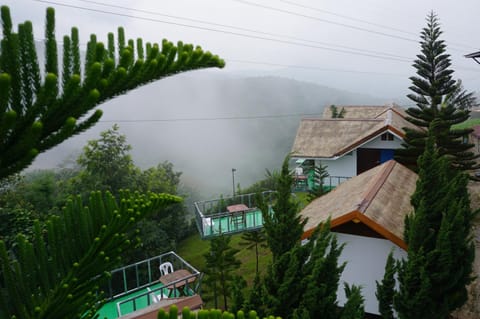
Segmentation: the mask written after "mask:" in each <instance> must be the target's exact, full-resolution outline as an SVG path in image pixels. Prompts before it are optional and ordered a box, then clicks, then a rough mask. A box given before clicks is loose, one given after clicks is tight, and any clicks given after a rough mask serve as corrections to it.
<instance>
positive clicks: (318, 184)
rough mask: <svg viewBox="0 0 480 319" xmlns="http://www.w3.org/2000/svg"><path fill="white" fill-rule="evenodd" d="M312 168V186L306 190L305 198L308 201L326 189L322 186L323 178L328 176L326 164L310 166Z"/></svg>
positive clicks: (323, 192)
mask: <svg viewBox="0 0 480 319" xmlns="http://www.w3.org/2000/svg"><path fill="white" fill-rule="evenodd" d="M311 169H312V170H313V187H312V189H310V190H309V191H308V195H307V200H308V201H309V202H311V201H313V200H314V199H316V198H318V197H320V196H322V195H323V194H325V193H326V192H327V191H326V190H325V188H324V184H323V180H324V179H325V178H327V177H328V176H329V174H328V171H327V166H325V165H322V164H320V166H315V167H312V168H311Z"/></svg>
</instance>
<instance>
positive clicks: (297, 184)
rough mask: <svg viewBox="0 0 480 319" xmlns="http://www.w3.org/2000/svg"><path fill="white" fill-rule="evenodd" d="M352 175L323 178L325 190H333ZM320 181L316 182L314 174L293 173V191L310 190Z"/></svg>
mask: <svg viewBox="0 0 480 319" xmlns="http://www.w3.org/2000/svg"><path fill="white" fill-rule="evenodd" d="M350 178H351V177H346V176H327V177H325V178H324V179H323V189H324V190H325V191H327V192H328V191H331V190H332V189H334V188H335V187H337V186H338V185H340V184H341V183H343V182H345V181H347V180H349V179H350ZM318 186H319V185H318V183H315V181H314V178H313V175H311V174H309V175H293V187H292V191H293V192H309V191H311V190H312V189H313V188H314V187H318Z"/></svg>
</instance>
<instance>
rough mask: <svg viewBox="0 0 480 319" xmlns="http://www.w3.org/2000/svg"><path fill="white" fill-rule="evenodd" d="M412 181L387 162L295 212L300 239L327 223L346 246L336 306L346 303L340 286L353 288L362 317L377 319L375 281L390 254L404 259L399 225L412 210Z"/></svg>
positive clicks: (405, 170) (413, 177)
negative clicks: (358, 292) (302, 224)
mask: <svg viewBox="0 0 480 319" xmlns="http://www.w3.org/2000/svg"><path fill="white" fill-rule="evenodd" d="M417 178H418V176H417V174H415V173H414V172H412V171H411V170H409V169H408V168H406V167H405V166H403V165H401V164H399V163H397V162H395V161H394V160H390V161H387V162H385V163H384V164H382V165H379V166H376V167H374V168H372V169H370V170H368V171H365V172H363V173H362V174H360V175H358V176H355V177H353V178H351V179H349V180H348V181H346V182H344V183H342V184H341V185H339V186H338V187H336V188H335V189H334V190H332V191H331V192H329V193H327V194H325V195H323V196H321V197H320V198H317V199H316V200H314V201H312V202H311V203H310V204H309V205H307V206H306V207H305V208H304V209H303V210H302V211H301V212H300V215H301V216H302V217H303V218H308V221H307V223H306V225H305V227H304V235H303V238H304V239H306V238H308V237H309V236H310V235H311V234H312V232H313V231H314V229H315V228H316V227H317V226H318V225H319V224H322V223H324V222H325V221H327V220H328V219H329V218H330V220H331V230H332V232H334V233H336V236H337V239H338V241H339V243H340V244H342V243H345V244H346V245H345V248H344V250H343V252H342V255H341V256H340V262H344V261H346V262H347V265H346V267H345V270H344V272H343V274H342V276H341V278H340V280H341V283H340V285H339V290H338V300H339V304H340V305H343V304H344V302H345V301H346V297H345V295H344V291H343V283H342V282H347V283H349V284H356V285H360V286H361V287H362V294H363V296H364V297H365V311H366V312H368V313H371V314H379V312H378V301H377V298H376V296H375V290H376V285H375V281H380V280H381V279H382V278H383V275H384V272H385V263H386V260H387V256H388V254H389V253H390V252H391V251H393V253H394V256H395V257H396V258H397V259H399V258H402V257H406V250H407V245H406V243H405V242H404V241H403V231H404V219H405V216H406V215H407V214H408V213H410V212H412V210H413V208H412V206H411V204H410V196H411V195H412V194H413V192H414V191H415V187H416V181H417Z"/></svg>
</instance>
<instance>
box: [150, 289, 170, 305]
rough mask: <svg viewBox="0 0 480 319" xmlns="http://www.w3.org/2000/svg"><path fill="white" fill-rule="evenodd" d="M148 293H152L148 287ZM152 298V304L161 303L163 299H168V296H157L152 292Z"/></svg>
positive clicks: (161, 294) (162, 294)
mask: <svg viewBox="0 0 480 319" xmlns="http://www.w3.org/2000/svg"><path fill="white" fill-rule="evenodd" d="M147 290H148V291H152V290H151V289H150V287H147ZM150 298H151V299H152V303H157V302H160V301H161V300H162V299H167V298H168V296H167V295H165V294H164V293H163V292H161V293H160V294H159V295H156V294H155V293H154V292H150Z"/></svg>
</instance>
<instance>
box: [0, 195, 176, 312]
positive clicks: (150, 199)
mask: <svg viewBox="0 0 480 319" xmlns="http://www.w3.org/2000/svg"><path fill="white" fill-rule="evenodd" d="M119 196H120V199H119V201H118V202H117V201H116V200H115V198H114V197H113V195H111V194H109V193H106V194H105V195H102V194H101V193H100V192H95V193H92V195H91V196H90V200H89V203H88V205H87V206H84V203H83V201H82V199H81V198H80V197H79V196H78V197H76V198H73V199H72V200H70V201H68V202H67V205H66V208H65V209H64V212H63V214H60V215H58V216H57V215H52V216H51V217H50V218H49V219H48V220H47V222H46V225H45V229H43V228H42V227H41V225H40V223H39V222H38V221H37V222H36V223H35V226H34V234H33V239H32V241H29V240H27V239H26V238H25V236H23V235H18V236H17V239H16V247H15V249H14V250H12V251H10V252H8V251H7V247H6V245H5V243H4V242H3V241H0V291H1V293H0V317H2V318H22V319H27V318H37V319H38V318H45V319H47V318H48V319H57V318H58V319H60V318H80V317H81V318H91V317H93V316H94V315H95V313H96V311H97V310H98V308H99V306H101V305H102V303H101V301H103V296H102V291H101V290H100V288H99V287H100V286H101V285H102V283H104V281H105V279H107V278H108V277H109V274H108V271H109V270H111V269H114V268H115V267H118V265H119V262H120V256H121V254H122V252H124V251H128V250H129V249H132V248H133V247H134V246H135V245H136V244H137V241H136V240H132V239H131V238H129V236H128V231H129V230H130V229H131V228H132V227H134V225H135V223H136V221H137V220H139V219H142V218H144V217H145V216H147V215H148V214H151V213H152V212H154V211H156V210H158V209H160V208H162V207H164V206H166V205H169V204H171V203H175V202H179V201H180V198H178V197H176V196H171V195H166V194H160V195H156V194H148V195H140V194H130V193H128V192H121V193H120V195H119ZM137 233H138V231H137Z"/></svg>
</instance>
